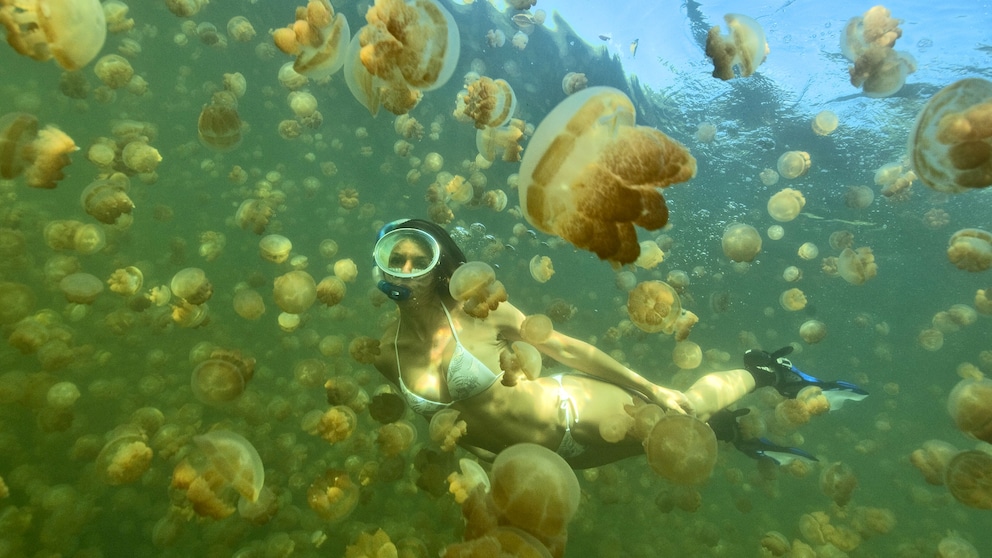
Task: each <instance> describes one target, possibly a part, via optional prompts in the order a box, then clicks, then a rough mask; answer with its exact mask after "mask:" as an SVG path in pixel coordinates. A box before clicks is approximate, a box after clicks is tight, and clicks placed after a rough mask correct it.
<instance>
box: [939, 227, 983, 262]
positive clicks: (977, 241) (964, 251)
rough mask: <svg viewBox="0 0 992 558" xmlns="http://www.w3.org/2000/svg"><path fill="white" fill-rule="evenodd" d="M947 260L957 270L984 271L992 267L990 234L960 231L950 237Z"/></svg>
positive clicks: (975, 230) (967, 230)
mask: <svg viewBox="0 0 992 558" xmlns="http://www.w3.org/2000/svg"><path fill="white" fill-rule="evenodd" d="M947 259H949V260H950V261H951V263H952V264H954V265H955V266H956V267H957V268H958V269H963V270H965V271H972V272H975V271H985V270H986V269H989V268H990V267H992V233H989V232H988V231H983V230H981V229H961V230H959V231H958V232H956V233H954V235H953V236H951V240H950V241H949V243H948V247H947Z"/></svg>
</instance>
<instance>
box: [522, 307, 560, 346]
mask: <svg viewBox="0 0 992 558" xmlns="http://www.w3.org/2000/svg"><path fill="white" fill-rule="evenodd" d="M552 333H554V324H552V323H551V318H549V317H547V316H545V315H544V314H533V315H531V316H527V317H526V318H524V321H523V322H521V323H520V336H521V337H522V338H523V340H524V341H526V342H528V343H531V344H533V345H541V344H543V343H545V342H546V341H547V340H548V339H550V338H551V334H552Z"/></svg>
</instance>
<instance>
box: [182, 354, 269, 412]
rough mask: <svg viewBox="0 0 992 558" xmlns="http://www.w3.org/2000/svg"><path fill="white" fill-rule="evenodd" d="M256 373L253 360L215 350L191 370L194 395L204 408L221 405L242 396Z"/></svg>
mask: <svg viewBox="0 0 992 558" xmlns="http://www.w3.org/2000/svg"><path fill="white" fill-rule="evenodd" d="M254 372H255V359H251V358H244V357H243V356H241V355H240V354H239V353H237V352H234V351H224V350H215V351H213V353H212V354H211V355H210V358H208V359H206V360H204V361H203V362H201V363H199V364H198V365H197V366H196V368H194V369H193V375H192V377H191V379H190V386H191V387H192V389H193V396H194V397H196V399H197V400H198V401H200V402H201V403H206V404H207V405H223V404H225V403H228V402H230V401H234V400H235V399H238V398H239V397H241V394H242V393H244V391H245V388H246V387H247V386H248V381H249V380H251V378H252V376H254Z"/></svg>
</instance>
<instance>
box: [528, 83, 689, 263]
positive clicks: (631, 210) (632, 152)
mask: <svg viewBox="0 0 992 558" xmlns="http://www.w3.org/2000/svg"><path fill="white" fill-rule="evenodd" d="M695 174H696V160H695V159H694V158H693V157H692V156H691V155H690V154H689V152H688V150H687V149H686V148H685V147H684V146H682V145H681V144H679V143H678V142H676V141H674V140H672V139H671V138H669V137H668V136H666V135H665V134H663V133H662V132H660V131H658V130H656V129H654V128H648V127H644V126H635V110H634V105H633V103H632V102H631V101H630V99H629V98H627V96H626V95H624V94H623V93H622V92H621V91H619V90H617V89H613V88H610V87H590V88H588V89H584V90H582V91H579V92H578V93H575V94H572V95H569V96H568V97H566V98H565V100H563V101H562V102H561V103H559V104H558V105H557V106H556V107H555V108H554V109H552V111H551V112H550V113H549V114H548V115H547V116H546V117H545V118H544V120H542V121H541V123H540V125H539V126H538V127H537V129H536V130H535V132H534V135H533V136H532V137H531V139H530V142H529V144H528V148H527V151H526V152H525V153H524V158H523V162H522V163H521V166H520V174H519V186H518V188H519V191H520V208H521V211H522V212H523V214H524V216H525V217H526V219H527V221H528V222H529V223H530V224H531V225H533V226H534V227H536V228H537V229H539V230H541V231H543V232H546V233H548V234H555V235H558V236H561V237H562V238H564V239H565V240H567V241H569V242H571V243H572V244H573V245H575V246H576V247H578V248H582V249H585V250H590V251H592V252H595V253H596V255H597V256H599V257H600V258H601V259H606V260H609V261H611V262H615V263H616V264H625V263H631V262H633V261H634V260H636V259H637V256H638V255H639V253H640V247H639V245H638V241H637V235H636V233H635V229H634V225H637V226H640V227H642V228H645V229H648V230H656V229H659V228H661V227H663V226H664V225H665V224H666V223H667V222H668V209H667V207H666V206H665V201H664V198H663V197H662V195H661V193H660V192H659V189H660V188H665V187H667V186H670V185H672V184H675V183H678V182H683V181H686V180H688V179H690V178H692V177H693V176H695Z"/></svg>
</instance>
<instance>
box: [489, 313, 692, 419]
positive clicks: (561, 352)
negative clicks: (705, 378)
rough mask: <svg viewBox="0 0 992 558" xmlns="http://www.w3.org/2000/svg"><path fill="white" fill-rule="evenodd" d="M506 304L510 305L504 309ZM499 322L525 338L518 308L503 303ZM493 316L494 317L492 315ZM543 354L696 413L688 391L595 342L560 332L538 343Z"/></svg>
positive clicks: (512, 337)
mask: <svg viewBox="0 0 992 558" xmlns="http://www.w3.org/2000/svg"><path fill="white" fill-rule="evenodd" d="M504 305H505V306H507V308H504ZM499 310H502V312H499V314H500V315H499V317H498V319H499V321H500V322H501V323H500V327H501V329H502V330H503V334H504V336H506V337H507V338H508V339H510V340H511V341H514V340H517V339H521V336H520V323H521V322H523V319H524V315H523V313H521V312H520V310H518V309H517V308H515V307H513V306H512V305H509V304H507V303H503V304H501V305H500V308H499ZM491 317H492V316H491ZM535 347H537V349H538V350H540V351H541V352H542V353H544V354H546V355H548V356H550V357H551V358H553V359H555V360H557V361H558V362H560V363H562V364H564V365H565V366H568V367H570V368H574V369H576V370H578V371H580V372H584V373H585V374H588V375H590V376H593V377H595V378H599V379H600V380H603V381H605V382H609V383H611V384H615V385H618V386H620V387H622V388H625V389H628V390H631V391H635V392H637V393H640V394H641V395H643V396H644V397H645V398H647V399H648V400H649V401H651V402H652V403H655V404H656V405H659V406H661V407H663V408H665V409H670V410H672V411H675V412H678V413H692V412H693V408H692V403H690V401H689V399H688V398H687V397H686V396H685V394H684V393H682V392H681V391H678V390H674V389H668V388H664V387H661V386H659V385H657V384H653V383H651V382H649V381H648V380H647V379H645V378H644V377H643V376H641V375H640V374H638V373H636V372H634V371H633V370H631V369H629V368H627V367H626V366H624V365H623V364H620V363H619V362H618V361H617V360H616V359H614V358H612V357H611V356H610V355H608V354H606V353H604V352H603V351H601V350H599V349H597V348H596V347H594V346H593V345H590V344H589V343H586V342H584V341H579V340H578V339H575V338H574V337H569V336H568V335H564V334H562V333H558V332H557V331H555V332H552V333H551V337H550V338H549V339H548V340H547V341H545V342H544V343H541V344H539V345H535Z"/></svg>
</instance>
